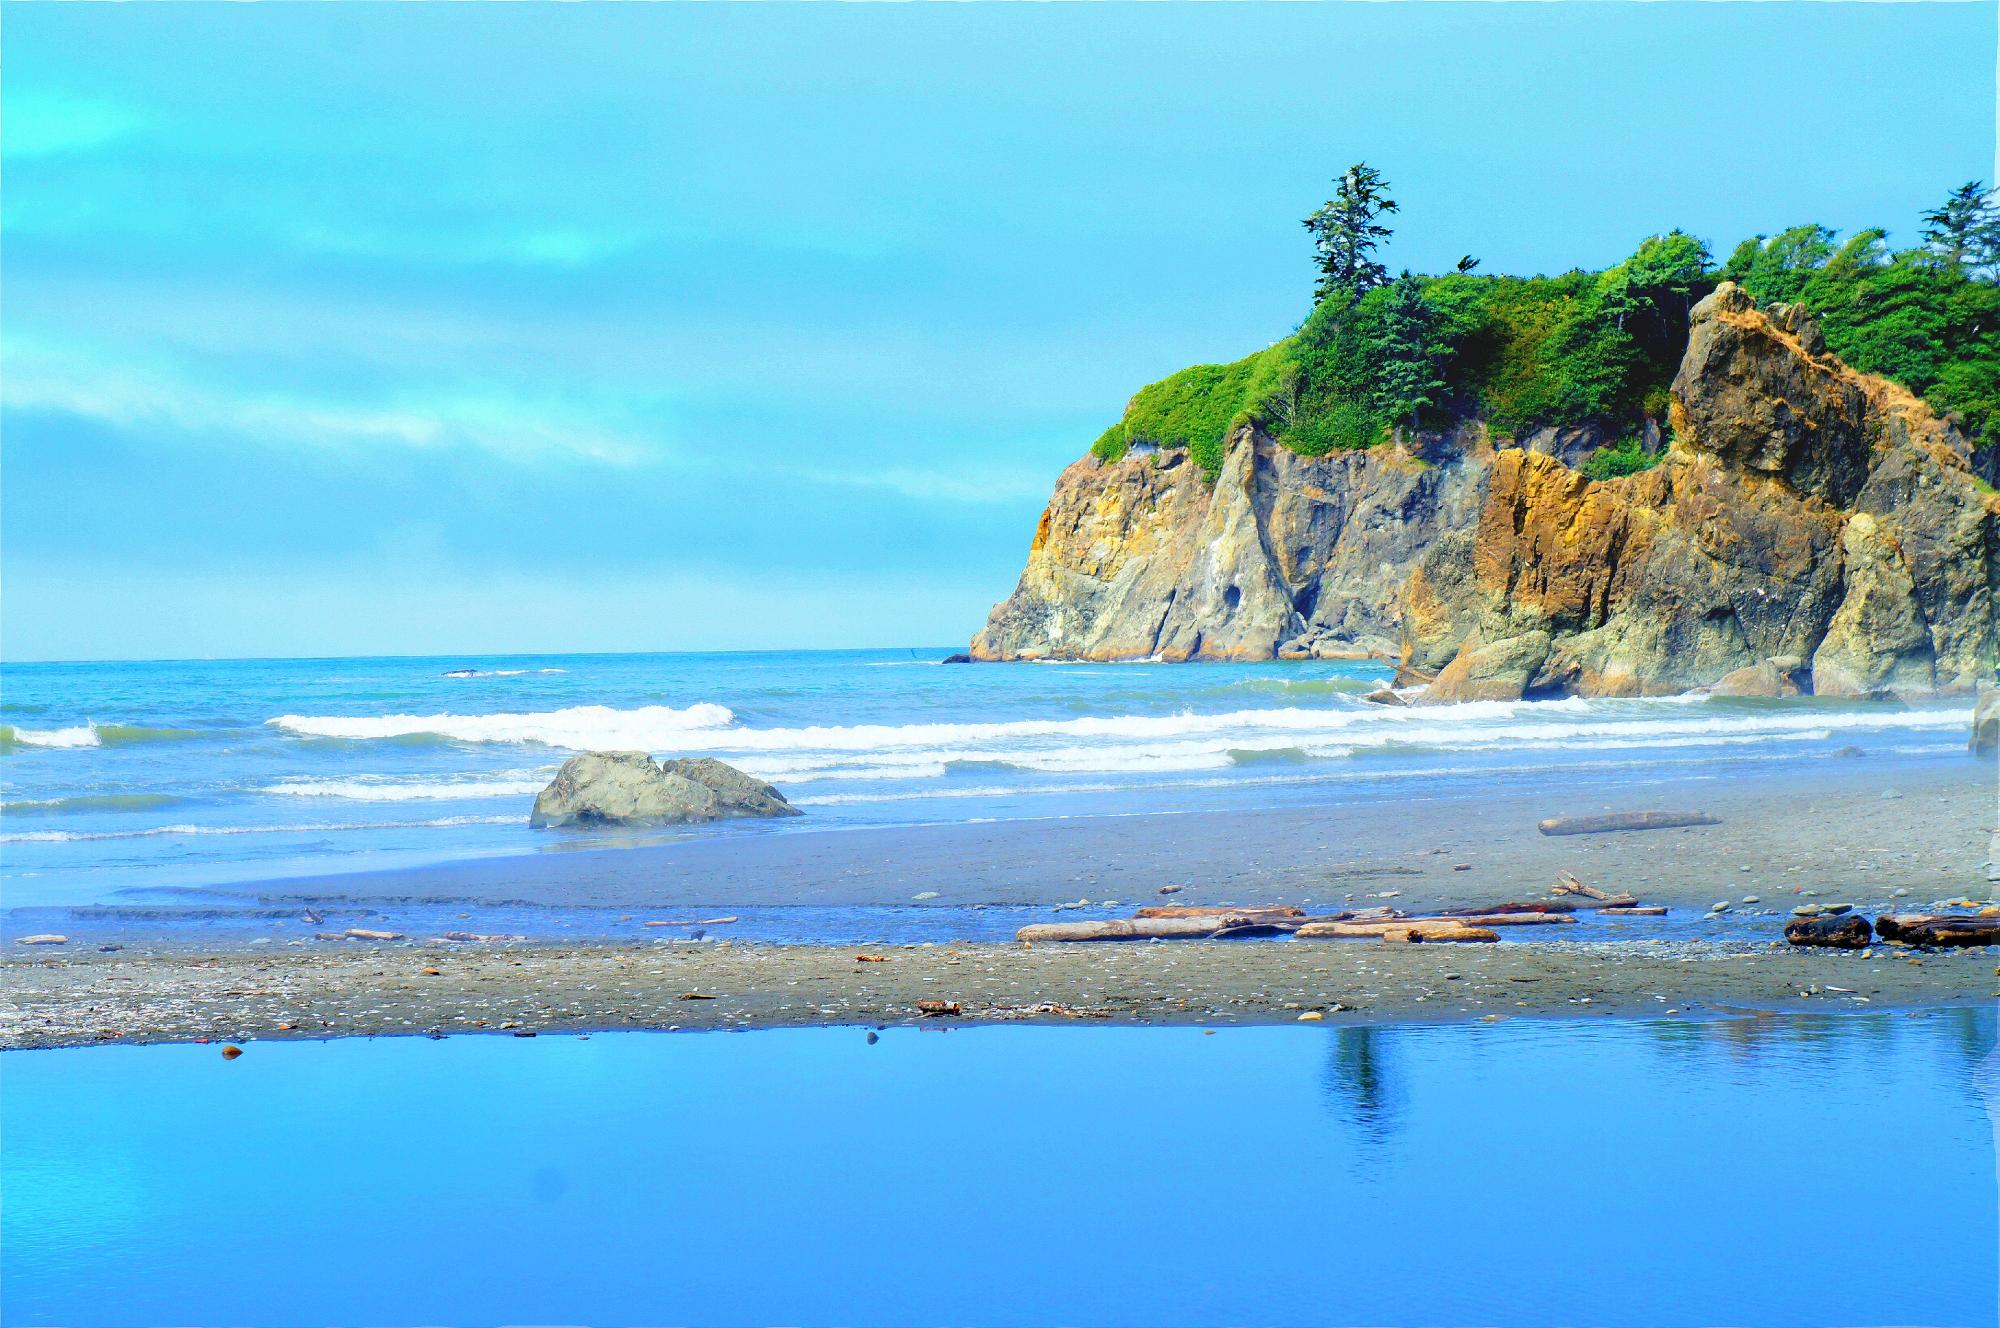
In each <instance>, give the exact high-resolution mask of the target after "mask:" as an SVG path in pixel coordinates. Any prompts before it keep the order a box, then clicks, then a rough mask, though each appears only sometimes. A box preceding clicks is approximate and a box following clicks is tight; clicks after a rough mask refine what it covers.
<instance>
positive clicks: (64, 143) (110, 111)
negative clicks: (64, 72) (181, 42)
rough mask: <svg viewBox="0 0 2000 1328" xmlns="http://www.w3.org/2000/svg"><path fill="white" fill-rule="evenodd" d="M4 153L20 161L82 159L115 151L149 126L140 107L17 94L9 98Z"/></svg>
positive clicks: (0, 149) (47, 94)
mask: <svg viewBox="0 0 2000 1328" xmlns="http://www.w3.org/2000/svg"><path fill="white" fill-rule="evenodd" d="M6 121H7V127H6V134H5V135H4V137H0V154H4V155H5V156H6V157H8V158H10V159H14V160H32V159H35V158H40V157H64V156H77V155H81V154H83V153H87V152H95V151H98V150H100V149H102V148H105V147H109V146H110V145H111V144H113V143H117V142H119V141H121V140H123V139H126V138H129V137H131V136H132V135H133V134H135V133H137V132H138V131H139V130H140V129H142V128H144V127H145V124H146V117H145V116H144V115H143V114H141V113H140V112H139V111H138V110H137V109H135V108H133V107H131V106H127V105H124V104H123V103H120V102H115V101H108V100H105V99H103V98H99V97H73V96H68V95H65V94H62V93H57V92H48V91H39V92H17V93H13V94H11V95H9V96H8V97H7V98H6Z"/></svg>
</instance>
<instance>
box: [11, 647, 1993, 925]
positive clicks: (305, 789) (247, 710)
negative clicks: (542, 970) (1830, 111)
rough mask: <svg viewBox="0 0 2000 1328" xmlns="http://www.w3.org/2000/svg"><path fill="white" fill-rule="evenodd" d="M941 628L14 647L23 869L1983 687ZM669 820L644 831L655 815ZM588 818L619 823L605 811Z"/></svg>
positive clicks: (462, 846)
mask: <svg viewBox="0 0 2000 1328" xmlns="http://www.w3.org/2000/svg"><path fill="white" fill-rule="evenodd" d="M942 653H943V652H942V650H940V649H930V650H875V651H820V652H798V653H770V654H722V655H717V654H709V655H619V656H604V655H560V656H533V657H510V658H507V659H481V660H466V659H459V658H449V657H446V658H433V659H421V658H409V659H334V660H240V661H219V662H200V661H195V662H156V663H137V664H31V665H7V666H5V668H4V670H0V785H4V807H0V886H4V888H5V893H6V899H7V902H8V903H9V904H11V905H15V906H23V905H67V904H79V903H90V902H103V901H107V900H112V899H116V898H118V897H119V895H120V892H122V891H125V890H129V889H132V888H135V887H147V888H152V887H159V886H172V885H205V884H213V883H218V882H226V881H244V880H260V879H267V878H271V877H278V876H288V875H300V874H305V873H321V872H329V871H345V870H359V869H364V868H376V867H396V866H406V865H413V864H417V863H426V862H442V861H447V860H453V859H461V858H468V857H478V856H486V855H497V854H518V853H527V852H535V851H538V850H545V849H546V850H554V851H561V850H563V849H566V848H574V847H576V845H577V843H578V841H579V837H578V836H575V835H566V834H562V833H552V832H536V831H532V830H530V829H529V827H528V825H527V815H528V810H529V807H530V805H531V803H532V800H533V796H534V793H535V791H536V790H537V789H539V788H540V787H541V786H542V785H543V784H544V783H545V782H546V781H547V780H548V779H549V777H550V776H551V775H552V774H553V773H554V771H555V768H556V766H557V765H558V764H559V763H560V762H561V761H562V760H563V759H564V757H566V756H567V755H569V754H570V753H571V752H572V751H574V750H577V749H580V748H604V747H614V748H643V749H646V750H648V751H651V752H654V753H655V754H660V755H674V754H683V755H702V754H706V755H716V756H720V757H722V758H723V759H725V760H728V761H731V762H734V763H736V764H738V765H740V766H742V767H744V768H745V769H747V770H750V771H751V772H753V773H755V774H758V775H760V776H763V777H765V778H768V779H770V780H773V781H774V782H776V783H777V784H778V785H779V786H780V787H782V788H783V789H784V791H785V792H786V793H787V794H788V795H790V796H791V797H793V798H795V799H796V800H797V802H798V804H799V805H800V806H801V807H802V808H803V809H804V810H805V811H806V812H807V813H808V814H807V815H806V816H804V817H801V818H799V819H798V820H797V821H794V822H788V823H786V824H784V825H780V826H755V827H752V826H744V825H737V826H730V827H723V828H720V829H718V830H710V831H703V832H699V833H720V834H738V835H741V834H757V833H780V834H782V833H791V832H794V831H796V830H798V829H805V828H825V827H834V828H840V827H853V826H864V825H892V824H893V825H907V824H917V823H926V822H967V821H980V820H1014V819H1030V818H1050V817H1068V816H1083V815H1103V814H1129V813H1134V812H1171V811H1177V810H1180V811H1185V810H1192V809H1205V810H1216V809H1224V808H1230V807H1241V806H1283V805H1302V804H1311V805H1323V804H1326V803H1328V802H1352V801H1357V800H1364V799H1381V800H1407V799H1408V798H1410V797H1412V796H1419V797H1428V796H1433V795H1445V794H1451V795H1455V796H1478V794H1479V793H1480V792H1481V791H1482V790H1494V789H1506V788H1510V787H1514V786H1517V785H1518V784H1520V783H1521V782H1522V781H1523V780H1524V779H1530V778H1540V777H1543V776H1546V775H1547V774H1548V773H1549V772H1551V771H1560V772H1562V773H1563V774H1564V775H1565V776H1567V777H1573V778H1576V779H1579V780H1604V779H1616V780H1619V781H1620V782H1630V781H1646V782H1661V781H1676V780H1686V779H1691V778H1698V777H1702V776H1706V775H1713V774H1717V773H1722V772H1728V771H1743V770H1772V771H1778V770H1782V769H1785V768H1789V767H1793V766H1797V765H1798V764H1799V763H1801V762H1819V761H1822V760H1823V758H1824V757H1825V756H1826V755H1827V754H1828V753H1829V752H1831V751H1834V750H1837V749H1840V748H1844V747H1849V746H1853V747H1857V748H1859V749H1861V750H1863V751H1865V752H1867V753H1868V754H1869V755H1870V756H1872V757H1875V758H1877V763H1878V764H1881V763H1884V762H1894V761H1928V760H1944V759H1952V760H1957V759H1962V753H1963V744H1964V732H1965V728H1966V724H1967V722H1968V720H1969V713H1970V712H1969V710H1968V709H1967V708H1966V707H1965V705H1964V704H1963V702H1960V701H1945V702H1940V703H1937V704H1926V705H1921V706H1911V707H1894V706H1884V705H1879V704H1843V703H1834V702H1826V701H1820V700H1815V699H1812V698H1805V699H1802V700H1797V701H1792V702H1776V703H1773V702H1751V701H1741V700H1703V699H1700V698H1693V699H1690V698H1671V699H1665V700H1649V701H1618V700H1599V701H1585V700H1561V701H1540V702H1518V703H1497V702H1495V703H1477V704H1472V705H1464V706H1455V707H1450V708H1449V709H1442V710H1432V709H1403V708H1397V707H1384V706H1378V705H1370V704H1368V703H1365V702H1363V701H1361V700H1360V699H1359V698H1360V695H1361V694H1362V693H1363V692H1365V691H1367V690H1369V689H1370V688H1373V687H1375V686H1378V685H1379V684H1380V683H1381V682H1382V681H1383V680H1384V678H1385V677H1386V676H1387V672H1388V671H1387V669H1386V667H1385V666H1383V665H1380V664H1375V663H1370V662H1365V661H1362V662H1335V661H1327V662H1314V663H1296V664H1275V663H1270V664H1202V665H1173V664H1145V663H1139V664H1124V665H1042V666H1037V665H1027V664H1020V665H980V666H975V667H962V668H961V667H940V666H938V665H937V663H936V661H937V659H938V658H939V656H940V655H941V654H942ZM663 837H668V836H663V835H661V834H653V835H639V836H629V835H628V836H625V837H624V840H625V842H631V841H633V840H635V839H650V840H654V841H657V840H659V839H661V838H663ZM591 842H593V843H595V842H603V841H602V840H599V839H593V840H592V841H591Z"/></svg>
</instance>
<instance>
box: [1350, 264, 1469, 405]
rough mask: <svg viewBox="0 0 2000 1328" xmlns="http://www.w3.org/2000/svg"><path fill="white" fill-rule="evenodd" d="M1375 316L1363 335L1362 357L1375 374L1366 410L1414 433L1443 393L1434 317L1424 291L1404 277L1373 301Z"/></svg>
mask: <svg viewBox="0 0 2000 1328" xmlns="http://www.w3.org/2000/svg"><path fill="white" fill-rule="evenodd" d="M1374 304H1375V306H1376V307H1375V308H1374V309H1371V310H1370V312H1371V313H1373V314H1374V315H1375V316H1374V317H1373V318H1371V319H1370V320H1369V323H1370V326H1368V327H1367V328H1365V329H1364V330H1363V331H1362V334H1361V351H1362V354H1363V356H1364V358H1365V361H1366V362H1367V364H1368V365H1369V367H1370V369H1371V370H1372V371H1373V372H1372V374H1371V375H1370V376H1371V377H1372V379H1373V382H1372V383H1371V384H1370V385H1369V386H1370V391H1369V396H1370V397H1371V401H1370V402H1369V404H1370V405H1372V406H1374V408H1375V410H1376V412H1377V413H1378V414H1379V415H1380V416H1381V417H1382V418H1383V419H1385V420H1401V419H1407V420H1408V421H1409V425H1410V430H1411V432H1415V431H1416V429H1417V428H1418V426H1419V424H1420V423H1421V420H1422V415H1423V411H1424V408H1425V407H1427V406H1435V405H1437V404H1438V402H1439V401H1440V399H1441V398H1442V396H1443V393H1444V360H1445V357H1446V355H1447V353H1448V351H1449V348H1448V347H1447V346H1445V345H1444V344H1442V342H1441V339H1440V338H1439V337H1438V336H1437V316H1436V314H1435V312H1434V311H1433V310H1432V309H1431V306H1430V303H1429V302H1428V301H1427V300H1425V299H1424V285H1423V283H1422V282H1421V281H1419V280H1417V278H1415V277H1413V276H1411V275H1410V274H1409V273H1408V272H1405V273H1404V274H1403V275H1402V276H1400V277H1398V278H1396V280H1395V281H1394V282H1393V283H1392V284H1391V285H1390V286H1389V288H1388V290H1386V291H1384V292H1383V294H1382V295H1381V296H1379V297H1377V299H1376V301H1374Z"/></svg>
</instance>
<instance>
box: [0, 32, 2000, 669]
mask: <svg viewBox="0 0 2000 1328" xmlns="http://www.w3.org/2000/svg"><path fill="white" fill-rule="evenodd" d="M4 27H5V37H6V43H7V69H6V78H5V81H4V85H0V163H4V181H5V190H4V196H0V282H4V294H5V303H4V306H0V574H3V575H4V586H0V656H4V657H5V658H7V659H13V660H27V659H121V658H199V657H222V656H238V655H345V654H468V655H469V654H481V653H506V652H531V651H595V650H605V651H613V650H690V649H759V648H803V647H830V646H863V645H916V644H923V645H950V644H952V643H959V642H963V641H965V640H966V639H967V638H968V637H969V636H970V635H971V634H972V633H973V632H974V631H976V630H977V629H978V628H979V627H980V626H981V624H982V623H983V622H984V620H985V616H986V613H987V611H988V610H989V608H990V607H991V606H992V605H993V604H994V603H995V602H996V601H998V600H1000V599H1002V598H1004V597H1005V596H1006V595H1007V593H1008V592H1009V591H1010V590H1011V589H1012V588H1013V584H1014V581H1015V579H1016V577H1017V576H1018V575H1019V572H1020V568H1021V564H1022V561H1023V559H1024V557H1025V555H1026V553H1027V548H1028V542H1029V540H1030V538H1031V536H1032V534H1033V531H1034V525H1035V518H1036V516H1037V514H1038V512H1039V511H1040V508H1041V506H1042V504H1043V502H1044V501H1046V499H1047V496H1048V493H1049V490H1050V488H1051V486H1052V485H1053V483H1054V480H1055V478H1056V476H1057V475H1058V474H1059V473H1060V471H1061V470H1062V468H1063V467H1064V466H1065V465H1067V464H1069V463H1070V462H1071V461H1073V460H1075V459H1076V458H1077V457H1079V456H1081V455H1082V454H1083V453H1084V452H1085V450H1086V449H1087V448H1088V446H1089V444H1090V442H1091V441H1092V440H1093V439H1094V438H1095V437H1096V436H1097V434H1098V433H1099V432H1101V431H1102V430H1103V429H1104V428H1105V426H1106V425H1108V424H1110V423H1111V422H1113V421H1114V420H1116V419H1117V418H1118V416H1119V414H1120V412H1121V411H1122V410H1123V408H1124V404H1125V402H1126V400H1127V399H1128V398H1129V397H1130V396H1131V394H1132V393H1133V392H1134V391H1135V390H1136V389H1137V388H1139V387H1140V386H1142V385H1143V384H1145V383H1147V382H1150V381H1152V380H1154V379H1157V378H1160V377H1163V376H1164V375H1166V374H1168V373H1171V372H1173V371H1174V370H1176V369H1179V368H1181V367H1183V366H1185V365H1188V364H1193V363H1201V362H1215V361H1226V360H1232V359H1236V358H1239V357H1241V356H1243V355H1245V354H1248V353H1249V352H1251V351H1253V350H1256V349H1258V348H1259V347H1262V346H1264V345H1267V344H1269V343H1270V342H1272V341H1275V340H1277V339H1279V338H1281V337H1283V336H1285V335H1287V334H1288V333H1289V332H1290V331H1291V330H1292V329H1293V328H1294V327H1295V326H1296V325H1297V324H1298V322H1299V320H1300V319H1301V318H1302V317H1303V316H1304V314H1305V313H1306V312H1307V305H1308V304H1309V301H1310V292H1311V286H1312V276H1313V273H1312V265H1311V252H1310V247H1309V242H1308V237H1307V236H1306V234H1305V232H1304V230H1303V229H1302V228H1301V226H1300V224H1299V220H1300V218H1302V217H1304V216H1305V215H1306V213H1308V212H1309V211H1311V210H1312V209H1313V207H1315V206H1316V205H1317V204H1318V203H1319V202H1320V201H1322V200H1323V199H1324V198H1325V197H1326V196H1327V194H1328V192H1329V190H1330V187H1331V186H1330V184H1329V181H1330V178H1331V177H1332V176H1334V175H1335V174H1337V173H1338V172H1339V171H1340V170H1341V169H1342V168H1344V167H1345V166H1347V165H1348V164H1349V163H1350V162H1353V161H1356V160H1364V159H1365V160H1366V161H1368V162H1369V163H1370V164H1372V165H1374V166H1376V167H1377V168H1379V169H1380V170H1382V171H1383V173H1384V174H1385V175H1387V177H1388V178H1389V180H1390V182H1391V185H1392V192H1393V194H1394V196H1395V197H1396V198H1397V199H1398V200H1399V201H1400V202H1401V204H1402V211H1401V213H1400V214H1398V215H1397V217H1396V218H1395V223H1396V228H1397V229H1396V235H1395V237H1394V238H1393V240H1392V241H1391V243H1390V245H1389V247H1388V251H1387V254H1386V258H1387V261H1388V262H1389V263H1390V265H1391V267H1392V268H1397V267H1409V268H1412V269H1414V270H1417V271H1434V270H1441V269H1443V268H1446V267H1449V266H1450V265H1451V264H1452V263H1454V262H1456V261H1457V259H1458V257H1459V256H1460V255H1461V254H1465V253H1472V254H1476V255H1477V256H1479V257H1480V258H1481V260H1482V262H1483V264H1484V266H1483V269H1482V270H1484V271H1489V272H1492V271H1500V272H1515V273H1532V272H1556V271H1562V270H1566V269H1569V268H1572V267H1577V266H1585V267H1598V266H1603V265H1606V264H1609V263H1613V262H1616V261H1617V260H1618V259H1619V258H1621V257H1623V256H1624V255H1625V254H1627V253H1629V252H1630V251H1631V250H1632V249H1633V248H1634V247H1635V246H1636V244H1637V243H1638V241H1639V240H1640V239H1642V238H1644V237H1645V236H1646V235H1648V234H1652V233H1654V232H1658V231H1663V230H1666V229H1668V228H1670V227H1673V226H1680V227H1682V228H1684V229H1687V230H1690V231H1692V232H1694V233H1695V234H1697V235H1699V236H1702V237H1703V238H1705V239H1707V240H1708V241H1709V243H1710V244H1711V246H1712V247H1713V248H1715V249H1716V250H1717V251H1718V252H1719V253H1726V252H1727V250H1728V248H1729V247H1730V246H1731V245H1733V244H1734V243H1735V242H1736V241H1737V240H1739V239H1741V238H1742V237H1744V236H1746V235H1750V234H1755V233H1768V232H1771V231H1774V230H1776V229H1778V228H1781V227H1784V226H1787V225H1793V224H1797V223H1800V222H1806V221H1816V222H1821V223H1824V224H1826V225H1829V226H1833V227H1836V228H1838V229H1841V230H1852V229H1854V228H1857V227H1861V226H1867V225H1881V226H1885V227H1887V228H1889V230H1890V231H1891V233H1892V234H1891V240H1892V242H1898V241H1900V242H1905V243H1907V242H1911V241H1913V240H1914V238H1915V230H1916V226H1917V218H1918V215H1919V214H1920V213H1921V212H1922V211H1923V210H1925V209H1926V208H1928V207H1931V206H1933V205H1935V204H1936V203H1937V202H1938V201H1940V200H1941V199H1942V198H1943V196H1944V194H1945V192H1946V191H1947V190H1948V189H1949V188H1951V187H1952V186H1954V185H1956V184H1958V183H1960V182H1962V181H1964V180H1967V179H1972V178H1982V179H1987V180H1991V179H1992V178H1993V177H1994V174H1995V167H1994V159H1995V141H1994V134H1995V130H1994V125H1995V114H1994V105H1995V100H1994V93H1995V84H1994V71H1995V50H1996V8H1995V6H1994V5H1993V4H1991V3H1974V4H1955V5H1940V4H1906V5H1865V4H1842V5H1831V6H1828V5H1809V4H1759V5H1745V6H1729V5H1715V4H1691V5H1677V4H1646V5H1641V4H1538V5H1526V4H1524V5H1489V4H1477V5H1467V6H1459V5H1446V4H1366V5H1335V4H1328V5H1284V6H1238V5H1186V6H1172V7H1166V6H1126V5H1098V6H1059V5H1027V6H1009V5H998V4H984V5H950V6H928V5H880V6H872V5H831V4H830V5H820V6H793V5H783V4H776V5H671V6H670V5H620V6H609V5H602V6H593V5H500V4H490V5H427V6H408V5H333V6H318V5H213V6H208V5H191V4H190V5H157V6H154V5H23V4H8V5H6V6H5V7H4Z"/></svg>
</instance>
